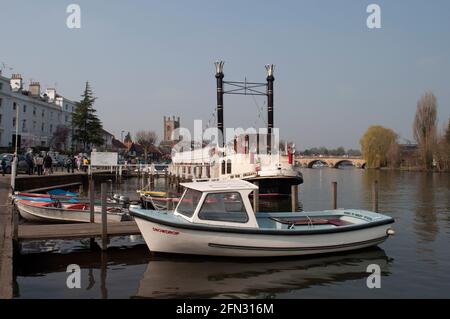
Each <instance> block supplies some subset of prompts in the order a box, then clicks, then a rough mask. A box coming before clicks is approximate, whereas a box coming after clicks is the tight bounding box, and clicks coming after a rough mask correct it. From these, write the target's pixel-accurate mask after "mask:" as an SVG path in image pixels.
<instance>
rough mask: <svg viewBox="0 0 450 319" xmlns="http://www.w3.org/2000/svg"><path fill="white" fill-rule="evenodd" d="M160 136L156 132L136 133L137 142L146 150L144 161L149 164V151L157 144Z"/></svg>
mask: <svg viewBox="0 0 450 319" xmlns="http://www.w3.org/2000/svg"><path fill="white" fill-rule="evenodd" d="M157 140H158V135H156V133H155V132H154V131H138V132H137V133H136V142H137V143H138V144H139V145H141V146H142V148H143V150H144V160H145V162H147V156H148V151H149V149H150V147H151V146H154V145H155V144H156V141H157Z"/></svg>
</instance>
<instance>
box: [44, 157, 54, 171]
mask: <svg viewBox="0 0 450 319" xmlns="http://www.w3.org/2000/svg"><path fill="white" fill-rule="evenodd" d="M52 164H53V160H52V157H51V156H50V155H49V154H48V153H47V154H46V155H45V157H44V174H45V175H50V174H51V172H52Z"/></svg>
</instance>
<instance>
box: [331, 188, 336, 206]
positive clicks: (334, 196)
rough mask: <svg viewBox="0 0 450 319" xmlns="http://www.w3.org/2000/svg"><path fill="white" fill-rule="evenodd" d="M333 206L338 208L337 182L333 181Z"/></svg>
mask: <svg viewBox="0 0 450 319" xmlns="http://www.w3.org/2000/svg"><path fill="white" fill-rule="evenodd" d="M331 208H332V209H337V182H332V183H331Z"/></svg>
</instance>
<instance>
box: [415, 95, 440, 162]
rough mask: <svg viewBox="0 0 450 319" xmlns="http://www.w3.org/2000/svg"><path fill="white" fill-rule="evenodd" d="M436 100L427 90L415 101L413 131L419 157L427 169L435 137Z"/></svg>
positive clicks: (431, 156) (431, 160) (431, 159)
mask: <svg viewBox="0 0 450 319" xmlns="http://www.w3.org/2000/svg"><path fill="white" fill-rule="evenodd" d="M436 122H437V100H436V97H435V96H434V94H433V93H431V92H427V93H425V94H424V95H422V97H421V98H420V99H419V101H418V102H417V110H416V116H415V118H414V124H413V133H414V138H415V140H416V142H417V144H418V146H419V153H420V158H421V161H422V163H423V165H425V167H426V168H427V169H430V168H432V166H433V151H434V148H435V146H436V139H437V129H436V127H437V124H436Z"/></svg>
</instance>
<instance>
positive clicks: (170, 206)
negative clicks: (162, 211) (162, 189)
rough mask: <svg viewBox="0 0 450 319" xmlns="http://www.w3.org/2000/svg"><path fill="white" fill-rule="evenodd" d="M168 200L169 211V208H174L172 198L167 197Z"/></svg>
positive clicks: (167, 207)
mask: <svg viewBox="0 0 450 319" xmlns="http://www.w3.org/2000/svg"><path fill="white" fill-rule="evenodd" d="M166 200H167V202H166V209H167V210H168V211H169V210H172V209H173V205H172V204H173V203H172V198H169V197H166Z"/></svg>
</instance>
